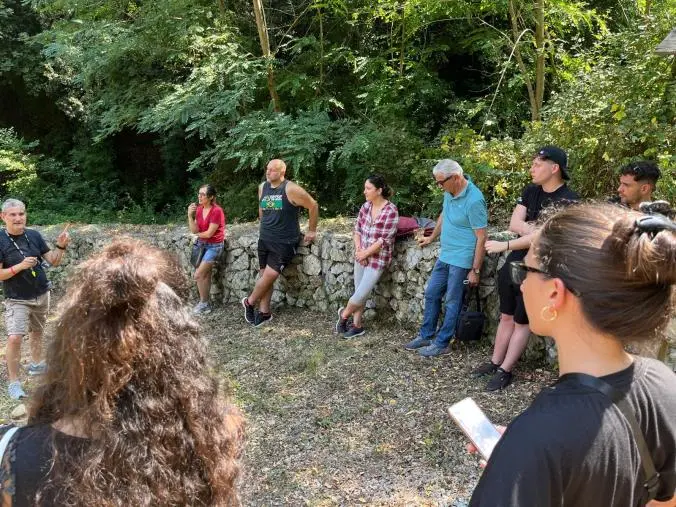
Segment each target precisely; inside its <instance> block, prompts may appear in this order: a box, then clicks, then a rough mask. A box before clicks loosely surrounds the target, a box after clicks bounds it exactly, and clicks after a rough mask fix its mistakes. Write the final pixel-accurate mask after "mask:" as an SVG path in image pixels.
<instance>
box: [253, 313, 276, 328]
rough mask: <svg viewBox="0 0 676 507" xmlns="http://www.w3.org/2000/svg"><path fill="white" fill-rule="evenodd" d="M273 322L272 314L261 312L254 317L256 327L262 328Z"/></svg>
mask: <svg viewBox="0 0 676 507" xmlns="http://www.w3.org/2000/svg"><path fill="white" fill-rule="evenodd" d="M271 320H272V314H271V313H261V312H256V315H255V316H254V326H255V327H258V326H262V325H263V324H265V323H266V322H270V321H271Z"/></svg>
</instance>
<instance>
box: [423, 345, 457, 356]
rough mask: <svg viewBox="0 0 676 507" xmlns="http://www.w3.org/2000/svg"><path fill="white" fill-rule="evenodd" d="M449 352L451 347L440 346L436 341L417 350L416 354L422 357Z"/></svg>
mask: <svg viewBox="0 0 676 507" xmlns="http://www.w3.org/2000/svg"><path fill="white" fill-rule="evenodd" d="M450 353H451V349H450V348H449V347H440V346H439V345H437V344H436V343H430V344H429V345H428V346H427V347H423V348H421V349H420V350H418V354H420V355H421V356H423V357H437V356H443V355H445V354H450Z"/></svg>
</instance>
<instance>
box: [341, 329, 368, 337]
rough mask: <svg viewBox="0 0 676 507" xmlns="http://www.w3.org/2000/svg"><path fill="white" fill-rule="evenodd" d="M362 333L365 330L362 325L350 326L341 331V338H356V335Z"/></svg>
mask: <svg viewBox="0 0 676 507" xmlns="http://www.w3.org/2000/svg"><path fill="white" fill-rule="evenodd" d="M364 333H366V330H365V329H364V328H363V327H354V326H352V327H351V328H350V329H348V330H347V331H346V332H344V333H343V338H347V339H348V340H349V339H350V338H356V337H357V336H361V335H363V334H364Z"/></svg>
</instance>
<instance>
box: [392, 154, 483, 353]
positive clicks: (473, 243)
mask: <svg viewBox="0 0 676 507" xmlns="http://www.w3.org/2000/svg"><path fill="white" fill-rule="evenodd" d="M432 174H433V175H434V179H435V180H436V184H437V185H439V186H440V187H441V188H442V189H443V190H444V205H443V209H442V212H441V215H439V218H438V219H437V225H436V227H435V228H434V232H433V233H432V235H431V236H427V237H425V238H423V239H421V240H419V242H418V243H419V244H420V246H421V247H424V246H427V245H429V244H430V243H431V242H432V241H434V240H435V239H436V238H437V237H438V236H439V234H441V251H440V253H439V259H437V262H436V264H435V265H434V269H433V270H432V275H431V276H430V280H429V282H428V284H427V289H425V310H424V313H423V324H422V327H421V328H420V331H419V332H418V334H417V335H416V337H415V338H413V340H411V341H410V342H408V343H407V344H406V345H405V348H406V350H418V352H419V354H420V355H421V356H425V357H433V356H438V355H440V354H446V353H448V351H449V350H448V343H449V342H450V341H451V338H453V335H454V333H455V325H456V321H457V319H458V314H459V313H460V307H461V305H462V296H463V284H464V282H465V280H467V281H468V282H469V284H470V285H477V284H478V283H479V275H480V273H481V266H482V264H483V260H484V252H485V249H484V243H485V241H486V226H487V225H488V210H487V209H486V201H485V200H484V196H483V194H482V193H481V191H480V190H479V189H478V188H477V187H476V186H475V185H474V183H472V180H471V179H470V178H469V177H467V176H465V175H463V171H462V167H460V164H458V163H457V162H456V161H455V160H450V159H445V160H441V161H440V162H439V163H438V164H437V165H436V166H435V167H434V169H433V170H432ZM444 299H445V302H444V304H445V308H446V313H445V316H444V321H443V322H442V324H441V327H439V329H437V321H438V320H439V314H440V313H441V303H442V300H444Z"/></svg>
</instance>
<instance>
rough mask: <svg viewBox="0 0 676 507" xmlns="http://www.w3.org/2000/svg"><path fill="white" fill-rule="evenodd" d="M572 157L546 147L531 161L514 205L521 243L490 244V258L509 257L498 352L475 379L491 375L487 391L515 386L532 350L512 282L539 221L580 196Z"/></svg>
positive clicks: (513, 226) (502, 276)
mask: <svg viewBox="0 0 676 507" xmlns="http://www.w3.org/2000/svg"><path fill="white" fill-rule="evenodd" d="M567 169H568V155H566V152H565V151H563V150H562V149H561V148H559V147H557V146H543V147H542V148H540V149H539V150H537V152H535V156H534V157H533V161H532V162H531V166H530V175H531V181H532V183H531V184H530V185H528V186H526V188H525V189H524V190H523V193H522V194H521V197H520V198H519V199H518V200H517V201H516V206H515V208H514V211H513V212H512V218H511V220H510V222H509V230H510V231H512V232H515V233H516V234H518V236H519V237H518V238H516V239H514V240H509V241H493V240H491V241H486V251H487V252H488V253H500V252H505V251H507V250H509V251H510V253H509V255H508V256H507V261H506V262H505V264H504V266H503V267H502V269H500V271H499V272H498V295H499V296H500V322H499V324H498V329H497V332H496V335H495V346H494V349H493V355H492V356H491V359H490V361H487V362H485V363H483V364H481V365H479V366H478V367H477V368H475V369H474V370H473V371H472V373H471V374H472V376H474V377H479V376H484V375H491V379H490V380H489V381H488V383H487V384H486V390H487V391H497V390H499V389H504V388H505V387H507V386H508V385H509V384H510V383H511V382H512V377H513V374H512V368H514V366H515V365H516V363H517V361H518V360H519V358H520V357H521V354H522V353H523V351H524V350H525V348H526V345H528V337H529V336H530V328H529V327H528V315H527V314H526V307H525V305H524V302H523V296H522V294H521V288H520V287H519V286H518V285H516V284H514V282H513V281H512V279H511V278H510V276H509V266H510V264H511V263H512V262H519V261H523V259H524V257H525V256H526V254H527V253H528V248H530V243H531V241H532V239H533V236H534V234H535V233H536V232H537V225H536V223H537V220H538V218H539V217H540V213H541V212H542V210H543V209H545V208H548V207H551V206H557V207H558V206H566V205H568V204H570V203H571V202H574V201H577V200H578V199H579V196H578V195H577V194H576V193H575V192H573V191H572V190H571V189H570V188H568V186H567V185H566V182H565V180H567V179H568V178H569V176H568V173H567V172H566V171H567Z"/></svg>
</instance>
